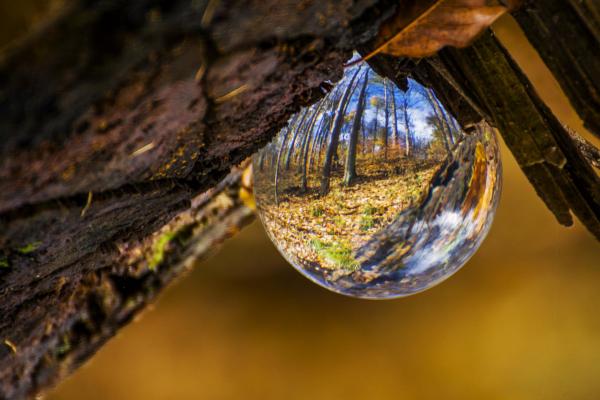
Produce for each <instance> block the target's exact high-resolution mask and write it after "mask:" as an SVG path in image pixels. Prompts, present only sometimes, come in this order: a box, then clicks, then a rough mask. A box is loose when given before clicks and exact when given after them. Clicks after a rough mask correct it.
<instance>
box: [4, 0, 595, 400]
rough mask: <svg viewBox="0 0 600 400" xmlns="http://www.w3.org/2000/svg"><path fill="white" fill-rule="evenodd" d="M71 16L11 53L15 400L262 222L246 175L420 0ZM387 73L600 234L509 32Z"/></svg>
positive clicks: (75, 1)
mask: <svg viewBox="0 0 600 400" xmlns="http://www.w3.org/2000/svg"><path fill="white" fill-rule="evenodd" d="M67 4H68V5H67V7H66V8H65V9H64V10H63V12H62V13H61V14H59V15H57V16H56V17H55V18H54V19H53V20H51V21H47V22H46V23H45V24H44V26H43V29H40V30H38V31H36V32H33V33H32V34H31V35H29V36H27V37H26V38H25V39H24V40H21V41H19V42H18V43H16V44H15V45H13V46H11V47H10V48H9V49H8V50H6V51H4V52H3V53H0V143H2V144H1V147H0V398H22V397H26V396H30V395H33V394H35V393H37V392H38V391H40V390H41V389H44V388H46V387H48V386H49V385H51V384H53V383H54V382H56V380H57V379H60V378H61V377H63V376H65V375H66V374H68V373H69V372H70V371H71V370H73V369H74V368H76V367H77V366H78V365H80V364H81V363H82V362H83V361H85V360H86V359H87V358H88V357H90V356H91V355H92V354H93V353H94V352H95V351H96V350H97V349H98V348H99V347H100V346H101V345H102V344H103V343H104V342H105V341H106V340H108V339H109V338H110V337H111V336H112V335H114V333H115V332H116V331H117V330H118V329H119V328H120V327H122V326H123V325H124V324H126V323H127V322H128V321H129V320H131V318H133V317H134V316H135V315H136V313H137V312H138V311H140V310H141V309H142V308H143V307H144V305H145V304H147V303H148V302H150V301H152V299H154V298H155V296H156V295H157V294H158V293H159V292H160V290H161V289H162V288H163V287H164V286H165V285H167V284H168V283H169V282H170V281H171V280H172V279H173V278H175V277H176V276H178V275H179V274H180V273H181V272H182V271H184V270H185V269H186V268H187V267H188V266H189V265H190V263H191V262H193V260H194V259H195V258H197V257H199V256H202V255H204V254H205V253H206V252H207V251H208V250H209V249H211V248H212V246H213V244H215V243H217V242H219V241H220V240H222V239H223V238H224V237H226V236H228V235H230V234H232V233H233V232H234V231H235V230H236V229H238V228H239V227H240V226H242V225H243V224H244V223H245V222H247V221H248V219H249V218H251V213H250V210H249V209H248V207H247V206H245V205H244V199H245V198H246V197H247V192H246V191H245V190H244V188H243V187H242V183H241V180H240V176H241V170H239V169H234V170H233V171H232V170H231V167H232V166H234V165H236V164H239V163H240V162H242V160H244V159H245V158H246V157H247V156H249V155H251V154H252V153H253V152H254V151H255V150H256V149H258V148H259V147H260V146H262V145H264V144H265V143H267V142H268V140H269V139H270V138H272V136H273V135H274V134H275V133H276V132H277V131H278V130H279V129H281V127H282V126H284V125H285V123H286V121H287V120H288V118H289V116H290V115H291V114H293V113H294V112H296V111H298V110H299V108H300V107H301V106H302V105H307V104H311V103H314V102H315V101H316V100H318V99H319V98H321V97H322V96H323V95H324V90H322V87H321V85H322V83H323V82H324V81H326V80H332V81H335V80H337V79H339V78H341V75H342V65H343V62H344V61H345V60H346V59H347V58H348V57H349V56H350V54H351V51H352V49H354V48H362V46H365V44H367V43H369V41H370V40H371V39H372V38H373V37H374V36H375V35H376V34H377V30H378V26H379V24H380V23H381V22H382V21H383V20H385V19H386V18H388V17H389V16H390V15H392V14H393V13H394V12H396V11H398V10H400V11H401V10H402V7H404V6H405V5H408V6H410V5H411V4H412V2H411V1H406V2H404V1H391V0H390V1H388V0H342V1H333V0H331V1H325V0H323V1H303V2H298V1H294V0H283V1H281V0H277V1H275V0H263V1H252V2H245V1H241V0H240V1H225V0H221V1H218V0H210V1H193V2H190V1H187V0H185V1H184V0H169V1H167V0H135V1H127V0H112V1H99V0H85V1H84V0H72V1H69V2H67ZM528 35H533V36H535V35H537V34H536V33H535V32H534V33H531V32H530V33H528ZM595 40H596V43H597V37H596V38H595ZM532 41H533V42H534V43H535V40H534V39H532ZM367 47H368V46H367ZM540 52H541V53H542V55H543V52H542V51H541V50H540ZM559 57H562V56H559ZM369 63H370V64H371V65H372V66H374V68H375V70H376V71H378V72H380V73H381V74H382V75H384V76H387V77H388V78H390V79H392V80H393V81H394V82H395V83H396V84H397V85H399V86H400V87H406V86H405V85H406V74H407V71H410V72H413V73H414V75H415V77H417V79H421V80H423V81H425V82H426V83H427V84H428V85H430V86H431V87H433V89H434V90H435V91H436V95H437V96H438V98H440V100H441V101H442V102H443V103H444V104H445V105H446V106H447V107H448V108H449V110H450V111H451V112H452V113H453V115H454V116H456V117H457V118H458V120H459V122H460V123H461V124H462V125H463V126H469V124H470V123H473V122H477V121H479V120H480V119H481V117H482V116H483V117H485V118H486V119H488V120H490V121H492V122H494V123H495V124H496V126H498V127H499V128H500V129H501V131H502V133H503V135H504V137H505V139H506V141H507V143H508V144H509V146H510V148H511V150H512V151H513V152H514V153H515V155H516V156H517V159H518V160H519V162H520V163H521V165H522V167H523V169H524V171H525V172H526V174H527V175H528V177H529V178H530V180H531V182H532V183H533V184H534V186H535V187H536V189H537V190H538V193H540V196H541V197H542V198H543V199H544V201H546V203H547V204H548V206H549V207H550V208H551V209H552V210H553V211H554V212H555V214H556V215H557V216H558V217H559V220H560V221H561V222H563V223H565V224H567V223H570V221H571V219H570V218H571V217H570V214H569V209H571V210H573V211H574V212H575V213H576V214H577V215H578V217H579V218H580V219H582V221H583V222H584V223H585V224H586V226H588V228H589V229H590V230H592V232H594V233H596V234H597V235H598V225H597V223H598V207H597V205H598V197H597V190H598V186H594V185H597V177H596V178H593V177H592V175H591V174H590V170H591V169H590V167H589V166H588V165H587V164H586V163H585V160H584V159H583V158H582V157H581V154H580V153H579V151H578V150H577V146H575V145H574V144H573V142H572V141H571V140H570V137H568V136H566V135H565V130H564V129H563V128H562V126H561V125H560V124H559V123H558V121H556V119H555V118H554V117H553V116H552V115H551V114H550V112H549V111H548V109H547V108H546V107H545V106H544V105H543V104H542V103H541V101H540V100H539V99H538V98H537V96H536V95H535V93H534V92H533V90H532V89H531V88H530V85H529V84H528V82H527V80H526V79H525V77H524V76H523V75H522V74H521V73H520V71H519V70H518V68H516V66H515V65H514V63H512V61H511V60H510V58H509V57H508V56H507V55H506V53H505V52H504V51H503V49H501V48H500V47H499V45H498V44H497V43H496V42H495V40H494V39H493V38H491V37H490V36H489V35H487V36H484V37H483V38H482V39H481V40H479V41H478V42H477V43H476V44H475V46H473V47H472V48H471V49H467V50H461V51H456V50H449V51H444V52H442V54H440V56H439V57H437V58H434V59H431V60H426V61H420V62H418V61H416V62H415V61H411V60H397V59H393V58H391V57H387V56H377V57H375V58H374V59H372V60H370V61H369ZM594 68H596V67H594ZM553 71H555V70H554V69H553ZM592 72H595V73H596V75H593V74H592V76H598V74H597V72H598V71H597V70H593V71H592ZM555 73H556V72H555ZM497 74H503V75H497ZM496 76H506V77H508V79H509V81H507V82H504V83H502V82H500V83H498V82H495V81H493V79H492V78H494V77H496ZM515 88H516V89H515ZM513 89H514V90H515V92H513ZM574 90H576V91H579V89H574ZM503 96H509V97H503ZM503 98H504V99H506V101H507V102H508V101H510V102H512V104H511V105H510V106H511V107H512V108H515V106H517V105H518V106H519V107H524V108H523V109H520V108H518V107H516V109H517V111H515V110H511V108H510V107H508V106H509V104H507V103H506V104H505V103H502V102H497V101H496V99H503ZM509 98H510V100H508V99H509ZM574 103H575V102H574ZM519 110H520V111H519ZM532 116H533V117H532ZM515 127H519V129H516V128H515ZM523 127H526V129H524V128H523ZM579 148H580V147H579ZM592 153H593V152H592ZM592 173H593V171H592ZM228 174H229V175H228ZM594 176H595V175H594ZM594 179H596V180H594Z"/></svg>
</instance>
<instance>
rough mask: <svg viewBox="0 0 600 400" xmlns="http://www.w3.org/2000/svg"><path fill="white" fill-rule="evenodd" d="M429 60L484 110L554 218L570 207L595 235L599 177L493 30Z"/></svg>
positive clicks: (599, 230)
mask: <svg viewBox="0 0 600 400" xmlns="http://www.w3.org/2000/svg"><path fill="white" fill-rule="evenodd" d="M429 63H430V65H432V66H433V69H436V70H438V71H440V70H442V69H443V70H444V71H445V72H446V73H448V74H449V75H450V76H451V80H452V81H453V82H454V83H456V84H457V85H458V86H460V91H461V93H465V94H466V95H467V96H469V97H471V103H473V104H477V107H478V108H481V109H482V110H484V111H483V114H486V115H488V116H489V118H490V122H491V123H492V124H494V126H496V127H497V128H498V129H499V131H500V133H501V134H502V137H503V138H504V141H505V142H506V144H507V146H508V147H509V149H510V150H511V152H512V153H513V155H514V156H515V158H516V160H517V162H518V163H519V165H520V166H521V168H522V170H523V172H524V173H525V175H526V176H527V178H528V179H529V181H530V182H531V184H532V185H533V186H534V188H535V189H536V191H537V193H538V195H539V196H540V197H541V198H542V200H543V201H544V202H545V203H546V205H547V206H548V208H549V209H550V210H551V211H552V212H553V213H554V215H555V216H556V218H557V219H558V221H559V222H560V223H561V224H563V225H567V226H568V225H571V224H572V223H573V220H572V216H571V211H572V212H573V213H574V214H575V215H576V216H577V217H578V218H579V220H580V221H581V222H582V223H583V224H584V225H585V226H586V227H587V228H588V230H589V231H590V232H591V233H592V234H593V235H595V236H596V238H598V239H599V240H600V178H599V177H598V175H597V174H596V172H595V171H594V169H593V168H592V166H591V164H590V163H589V162H588V160H587V159H586V157H585V156H584V155H583V154H582V153H581V151H580V150H579V149H580V147H581V146H579V145H578V144H577V143H575V141H574V140H573V138H572V137H571V135H570V134H569V132H568V131H567V129H566V128H565V127H564V126H563V125H562V124H561V123H560V122H559V121H558V119H557V118H556V117H555V116H554V115H553V114H552V112H551V111H550V109H549V108H548V107H547V106H546V105H545V104H544V103H543V101H542V100H541V99H540V98H539V96H538V95H537V93H536V92H535V90H534V88H533V87H532V85H531V83H530V82H529V80H528V79H527V77H526V76H525V75H524V74H523V73H522V72H521V70H520V69H519V67H518V66H517V65H516V63H515V62H514V61H513V60H512V58H511V57H510V55H509V54H508V52H507V51H506V50H505V49H504V48H503V47H502V45H501V44H500V43H499V42H498V41H497V40H496V39H495V37H494V35H493V34H492V33H491V32H490V31H488V32H487V33H486V34H484V35H482V37H481V38H479V39H478V40H477V41H475V42H474V43H473V45H472V46H470V47H468V48H466V49H450V48H448V49H444V50H443V51H441V52H440V53H439V54H438V55H437V56H436V57H435V58H433V59H431V60H429ZM442 75H443V74H442Z"/></svg>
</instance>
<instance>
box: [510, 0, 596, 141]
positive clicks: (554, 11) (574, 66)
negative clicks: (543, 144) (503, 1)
mask: <svg viewBox="0 0 600 400" xmlns="http://www.w3.org/2000/svg"><path fill="white" fill-rule="evenodd" d="M513 15H514V17H515V19H516V20H517V22H518V23H519V25H520V26H521V28H522V29H523V31H524V32H525V34H526V35H527V38H528V39H529V41H530V42H531V43H532V44H533V46H534V47H535V48H536V49H537V51H538V52H539V54H540V56H541V57H542V58H543V60H544V62H545V63H546V65H547V66H548V68H550V70H551V71H552V73H553V74H554V76H555V77H556V80H557V81H558V82H559V84H560V86H561V87H562V89H563V90H564V92H565V93H566V95H567V96H568V97H569V99H570V100H571V103H572V104H573V106H574V107H575V110H577V112H578V113H579V116H580V117H581V119H582V120H583V122H584V124H585V126H586V128H588V129H589V130H590V131H591V132H593V133H594V134H595V135H596V136H598V137H600V57H599V56H598V54H600V2H598V1H597V0H544V1H535V0H528V1H526V2H525V4H523V6H522V7H521V8H520V9H519V10H517V11H516V12H515V13H513Z"/></svg>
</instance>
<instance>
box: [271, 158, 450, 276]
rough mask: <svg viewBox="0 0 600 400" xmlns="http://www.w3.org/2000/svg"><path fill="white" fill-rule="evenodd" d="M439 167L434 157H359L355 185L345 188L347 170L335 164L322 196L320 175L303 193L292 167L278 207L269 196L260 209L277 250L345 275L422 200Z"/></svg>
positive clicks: (282, 184) (312, 177) (314, 176)
mask: <svg viewBox="0 0 600 400" xmlns="http://www.w3.org/2000/svg"><path fill="white" fill-rule="evenodd" d="M439 165H440V162H437V163H436V162H435V161H432V160H431V159H430V160H416V159H414V158H405V157H394V158H389V159H388V160H386V161H381V160H377V161H370V160H369V159H368V158H367V157H364V158H363V157H360V156H359V160H358V162H357V174H358V178H357V180H356V181H355V183H354V184H353V185H351V186H345V185H343V173H344V170H343V166H341V165H339V164H338V165H335V167H334V168H333V171H332V175H331V179H330V191H329V193H328V194H327V195H325V196H320V195H319V184H320V180H319V179H320V174H319V173H318V172H317V171H314V172H312V171H311V175H310V177H309V178H308V190H307V191H306V192H305V193H301V191H300V186H299V182H300V179H301V177H300V174H299V173H296V172H295V168H296V167H295V166H291V167H290V171H288V173H287V174H282V175H283V176H284V177H285V178H282V179H281V180H280V181H279V184H278V187H279V193H280V194H279V204H278V205H275V202H274V196H268V201H267V202H266V203H267V204H263V205H262V209H263V219H264V222H265V224H266V225H267V226H268V227H269V230H270V231H271V233H272V235H273V238H274V239H275V241H276V242H277V244H278V246H280V247H281V249H282V250H283V251H284V252H285V253H287V254H292V255H294V256H295V257H297V258H298V260H299V261H301V262H302V263H303V264H304V266H308V265H310V266H313V267H321V268H326V269H331V270H338V271H340V274H342V275H345V274H348V273H351V272H352V271H354V270H356V269H357V268H358V263H357V262H356V261H355V258H354V251H355V250H356V249H358V248H359V247H360V246H361V245H363V244H364V243H365V242H366V241H367V240H369V238H371V237H372V236H373V234H375V233H376V232H378V231H379V230H380V229H381V228H383V227H385V226H386V225H388V224H389V223H391V222H392V221H394V219H395V218H396V217H397V216H398V214H399V213H400V212H402V211H403V210H405V209H407V208H408V207H410V206H411V205H412V204H414V203H415V202H417V201H419V199H420V198H421V196H422V195H423V193H424V192H426V191H427V188H428V187H429V183H430V180H431V178H432V176H433V175H434V173H435V171H436V170H437V168H438V167H439ZM286 178H287V179H286ZM271 189H273V187H271Z"/></svg>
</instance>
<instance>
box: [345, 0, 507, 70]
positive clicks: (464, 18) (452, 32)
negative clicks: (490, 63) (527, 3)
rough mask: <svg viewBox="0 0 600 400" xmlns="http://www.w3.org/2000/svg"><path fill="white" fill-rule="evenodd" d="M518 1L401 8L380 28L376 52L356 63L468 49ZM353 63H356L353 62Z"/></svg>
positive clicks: (457, 0) (466, 0) (445, 0)
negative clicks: (384, 56)
mask: <svg viewBox="0 0 600 400" xmlns="http://www.w3.org/2000/svg"><path fill="white" fill-rule="evenodd" d="M518 3H519V1H518V0H508V1H501V0H436V1H428V2H413V3H412V4H411V5H410V6H407V7H401V8H400V9H399V10H398V12H397V13H396V15H395V16H394V17H392V18H390V19H389V20H388V21H386V22H385V23H384V24H383V25H382V26H381V28H380V30H379V34H378V37H377V39H376V40H375V43H374V44H373V48H374V49H375V50H373V51H372V52H371V53H369V54H368V55H367V56H365V57H364V58H363V59H361V60H358V61H357V62H360V61H364V60H368V59H369V58H371V57H373V56H375V55H377V54H379V53H385V54H390V55H394V56H398V57H411V58H421V57H427V56H431V55H433V54H435V53H436V52H437V51H439V50H440V49H441V48H442V47H444V46H454V47H465V46H468V45H469V44H470V43H471V42H472V41H473V40H474V39H475V37H477V35H478V34H479V33H481V32H483V31H484V30H485V29H486V28H487V27H488V26H490V25H491V24H492V23H493V22H494V21H495V20H496V19H498V18H499V17H500V16H501V15H503V14H504V13H506V12H508V11H510V10H512V9H513V8H515V7H516V6H517V5H518ZM353 64H354V63H353Z"/></svg>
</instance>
